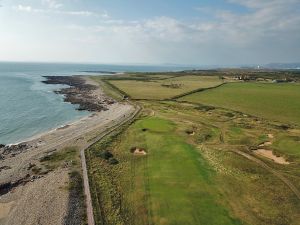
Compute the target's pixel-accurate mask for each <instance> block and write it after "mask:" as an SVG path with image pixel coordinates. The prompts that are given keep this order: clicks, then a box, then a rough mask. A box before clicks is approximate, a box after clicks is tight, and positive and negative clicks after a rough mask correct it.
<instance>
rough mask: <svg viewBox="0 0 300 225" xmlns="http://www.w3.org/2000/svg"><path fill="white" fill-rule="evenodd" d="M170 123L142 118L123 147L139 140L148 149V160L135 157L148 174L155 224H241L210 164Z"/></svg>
mask: <svg viewBox="0 0 300 225" xmlns="http://www.w3.org/2000/svg"><path fill="white" fill-rule="evenodd" d="M158 124H159V126H157V125H158ZM170 125H171V123H170V122H168V121H165V120H161V119H158V118H151V119H145V120H142V121H139V122H138V123H136V124H135V126H134V127H133V128H132V129H131V130H130V134H129V136H130V137H132V139H131V140H128V142H127V143H126V144H124V145H123V146H122V148H123V149H124V151H128V150H127V149H128V147H130V146H129V144H132V143H139V145H142V146H144V147H145V149H146V150H147V151H148V156H147V157H148V159H147V161H146V162H145V159H144V160H141V159H134V160H135V161H137V164H136V165H135V166H137V167H136V169H137V170H138V171H141V170H144V171H143V172H144V173H146V174H147V177H145V179H146V180H148V182H147V183H146V185H147V186H146V187H145V189H146V190H148V194H149V196H150V198H149V199H148V205H149V210H150V211H151V213H152V214H153V215H155V216H154V217H153V218H152V220H153V222H154V224H178V225H180V224H239V223H238V221H236V220H234V219H232V218H231V217H230V215H229V213H228V209H226V207H225V206H224V205H222V204H221V203H220V199H218V191H217V190H216V189H215V187H214V181H213V176H214V175H213V172H212V170H211V168H210V167H209V165H208V164H207V163H206V162H205V161H204V159H203V158H202V156H201V155H200V154H199V153H198V151H197V150H196V149H195V148H194V147H192V146H191V145H189V144H187V143H186V142H185V141H184V140H183V139H182V138H181V137H178V136H177V135H176V134H175V133H174V131H173V132H172V130H173V129H175V126H173V127H172V126H170ZM142 129H148V130H147V131H146V132H143V133H141V130H142ZM141 140H142V142H141ZM133 157H136V156H133ZM144 163H146V165H145V166H144V165H143V164H144ZM132 191H133V192H135V191H136V190H132ZM138 224H140V223H138Z"/></svg>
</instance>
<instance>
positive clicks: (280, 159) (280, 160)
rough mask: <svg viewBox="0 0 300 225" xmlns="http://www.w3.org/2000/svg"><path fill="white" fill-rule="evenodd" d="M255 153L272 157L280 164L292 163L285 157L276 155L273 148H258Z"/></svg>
mask: <svg viewBox="0 0 300 225" xmlns="http://www.w3.org/2000/svg"><path fill="white" fill-rule="evenodd" d="M254 153H255V154H257V155H260V156H263V157H266V158H268V159H271V160H272V161H274V162H275V163H278V164H284V165H287V164H290V163H289V162H287V161H286V160H285V158H283V157H281V156H276V155H274V154H273V152H272V150H266V149H258V150H255V151H254Z"/></svg>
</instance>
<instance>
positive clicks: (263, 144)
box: [259, 141, 272, 147]
mask: <svg viewBox="0 0 300 225" xmlns="http://www.w3.org/2000/svg"><path fill="white" fill-rule="evenodd" d="M270 145H272V142H270V141H267V142H264V143H262V144H261V145H259V147H264V146H270Z"/></svg>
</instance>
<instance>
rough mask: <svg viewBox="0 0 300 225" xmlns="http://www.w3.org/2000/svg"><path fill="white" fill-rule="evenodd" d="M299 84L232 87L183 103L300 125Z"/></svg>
mask: <svg viewBox="0 0 300 225" xmlns="http://www.w3.org/2000/svg"><path fill="white" fill-rule="evenodd" d="M299 99H300V85H299V84H258V83H231V84H226V85H224V86H222V87H219V88H216V89H212V90H207V91H204V92H199V93H195V94H192V95H189V96H185V97H183V98H181V99H180V100H182V101H189V102H193V103H202V104H207V105H214V106H219V107H223V108H229V109H233V110H237V111H240V112H244V113H248V114H252V115H255V116H259V117H262V118H265V119H269V120H275V121H280V122H283V123H288V124H289V123H295V124H298V125H300V101H299Z"/></svg>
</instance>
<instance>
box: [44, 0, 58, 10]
mask: <svg viewBox="0 0 300 225" xmlns="http://www.w3.org/2000/svg"><path fill="white" fill-rule="evenodd" d="M42 3H43V4H45V5H47V6H48V7H49V8H51V9H58V8H61V7H62V6H63V4H62V3H59V2H58V1H55V0H42Z"/></svg>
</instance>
